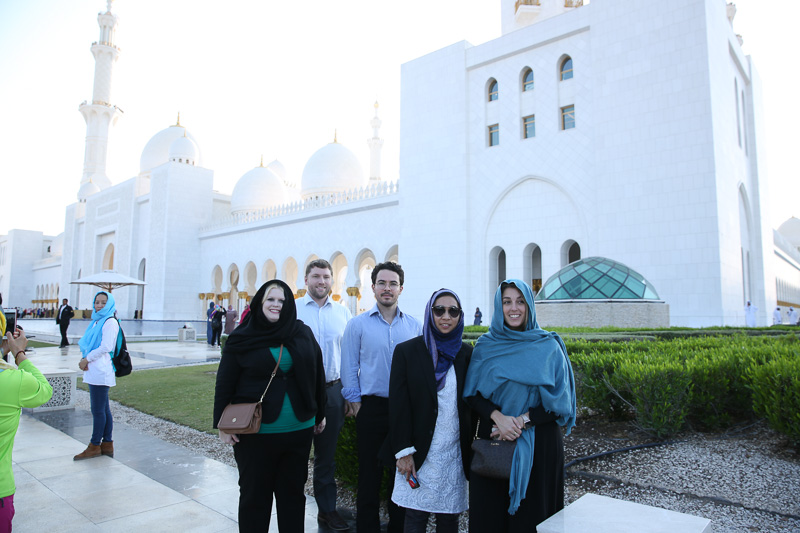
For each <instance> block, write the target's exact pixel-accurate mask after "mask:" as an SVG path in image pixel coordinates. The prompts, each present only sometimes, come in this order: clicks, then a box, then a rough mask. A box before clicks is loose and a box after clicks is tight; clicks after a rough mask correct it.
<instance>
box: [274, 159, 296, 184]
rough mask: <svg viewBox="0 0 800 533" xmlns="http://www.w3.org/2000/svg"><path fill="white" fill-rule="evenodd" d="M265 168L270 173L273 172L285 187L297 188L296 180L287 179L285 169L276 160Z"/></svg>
mask: <svg viewBox="0 0 800 533" xmlns="http://www.w3.org/2000/svg"><path fill="white" fill-rule="evenodd" d="M267 168H268V169H270V170H271V171H272V172H274V173H275V175H276V176H278V177H279V178H280V179H281V180H283V183H284V184H285V185H286V186H287V187H297V185H298V183H297V180H296V179H289V178H288V177H287V174H286V167H285V166H283V163H281V162H280V161H278V160H277V159H276V160H274V161H273V162H272V163H270V164H269V165H267Z"/></svg>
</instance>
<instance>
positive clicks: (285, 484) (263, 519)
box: [214, 280, 326, 532]
mask: <svg viewBox="0 0 800 533" xmlns="http://www.w3.org/2000/svg"><path fill="white" fill-rule="evenodd" d="M276 364H278V370H277V373H276V375H275V379H273V380H272V384H271V385H270V386H269V390H268V391H267V394H266V395H265V396H264V400H263V403H262V417H261V429H260V431H259V432H258V433H256V434H248V435H235V434H229V433H225V432H224V431H220V432H219V437H220V439H221V440H222V442H225V443H227V444H232V445H233V454H234V457H235V459H236V465H237V467H238V469H239V531H258V532H263V531H267V530H268V529H269V522H270V515H271V514H272V497H273V495H274V496H275V502H276V505H277V508H278V529H279V531H282V532H295V531H303V523H304V514H305V495H304V493H303V489H304V487H305V483H306V480H307V478H308V456H309V452H310V451H311V441H312V439H313V436H314V434H317V433H320V432H322V431H323V430H324V429H325V419H324V412H325V400H326V394H325V370H324V368H323V366H322V351H321V350H320V348H319V345H318V344H317V341H316V340H315V339H314V335H313V333H312V332H311V329H310V328H309V327H308V326H306V325H305V324H303V322H301V321H299V320H297V309H296V307H295V302H294V297H293V295H292V291H291V289H290V288H289V286H288V285H286V284H285V283H284V282H282V281H280V280H275V281H270V282H268V283H265V284H264V285H262V286H261V288H260V289H259V290H258V292H256V294H255V296H253V301H252V302H251V305H250V313H249V314H248V315H247V317H246V318H245V319H244V321H243V322H242V324H241V325H240V326H239V327H238V328H236V329H235V330H234V331H233V333H232V334H231V336H230V337H229V338H228V341H227V342H226V343H225V348H224V350H223V351H222V359H221V360H220V364H219V370H218V372H217V385H216V392H215V396H214V427H217V424H218V423H219V419H220V417H221V416H222V411H223V410H224V409H225V406H226V405H228V404H229V403H247V402H257V401H258V399H259V398H260V397H261V395H262V394H263V393H264V389H265V388H266V387H267V383H268V382H269V379H270V375H271V374H272V371H273V369H274V368H275V365H276Z"/></svg>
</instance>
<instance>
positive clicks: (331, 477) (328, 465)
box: [314, 381, 344, 513]
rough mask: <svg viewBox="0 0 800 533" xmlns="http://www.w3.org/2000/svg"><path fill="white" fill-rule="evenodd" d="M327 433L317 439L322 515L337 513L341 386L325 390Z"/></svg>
mask: <svg viewBox="0 0 800 533" xmlns="http://www.w3.org/2000/svg"><path fill="white" fill-rule="evenodd" d="M325 392H326V393H327V395H328V403H327V404H326V406H325V431H323V432H322V433H320V434H319V435H316V436H315V437H314V498H315V499H316V500H317V508H318V509H319V512H320V513H330V512H333V511H335V510H336V492H337V489H336V477H335V469H336V468H335V467H336V462H335V458H334V456H335V454H336V443H337V441H338V440H339V432H340V431H341V430H342V426H343V425H344V398H343V397H342V382H341V381H337V382H336V383H333V384H330V385H329V386H326V387H325Z"/></svg>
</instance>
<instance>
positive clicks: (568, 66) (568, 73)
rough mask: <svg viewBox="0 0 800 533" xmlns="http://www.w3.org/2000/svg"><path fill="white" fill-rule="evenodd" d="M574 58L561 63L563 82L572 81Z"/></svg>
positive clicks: (568, 58)
mask: <svg viewBox="0 0 800 533" xmlns="http://www.w3.org/2000/svg"><path fill="white" fill-rule="evenodd" d="M572 75H573V72H572V58H571V57H569V56H567V57H565V58H564V59H563V61H561V81H564V80H570V79H572Z"/></svg>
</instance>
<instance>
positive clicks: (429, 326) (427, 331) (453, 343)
mask: <svg viewBox="0 0 800 533" xmlns="http://www.w3.org/2000/svg"><path fill="white" fill-rule="evenodd" d="M440 296H452V297H453V298H455V299H456V302H458V307H459V308H460V307H461V300H459V299H458V295H456V293H454V292H453V291H451V290H449V289H439V290H438V291H436V292H434V293H433V296H431V299H430V300H429V301H428V305H426V306H425V319H424V320H423V324H422V338H423V339H424V340H425V346H427V348H428V352H429V353H430V354H431V357H432V358H433V368H434V378H435V379H436V391H437V392H438V391H440V390H442V389H443V388H444V385H445V381H446V378H447V372H448V371H449V370H450V367H451V366H453V361H455V359H456V355H457V354H458V352H459V350H461V335H462V334H463V333H464V311H463V310H462V311H461V316H460V317H459V318H458V324H457V325H456V327H455V328H453V330H452V331H450V332H449V333H442V332H441V331H439V329H438V328H437V327H436V322H434V318H433V304H434V302H436V299H437V298H439V297H440ZM445 312H448V311H445Z"/></svg>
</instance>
